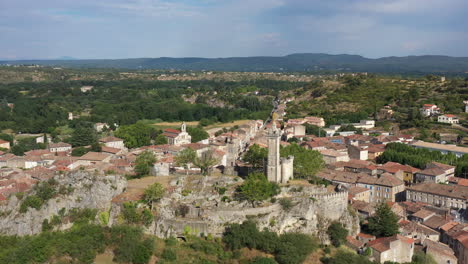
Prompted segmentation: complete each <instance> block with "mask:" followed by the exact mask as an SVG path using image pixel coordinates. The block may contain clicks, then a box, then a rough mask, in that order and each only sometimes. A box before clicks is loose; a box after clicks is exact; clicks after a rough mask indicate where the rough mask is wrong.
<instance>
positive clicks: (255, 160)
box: [243, 144, 268, 168]
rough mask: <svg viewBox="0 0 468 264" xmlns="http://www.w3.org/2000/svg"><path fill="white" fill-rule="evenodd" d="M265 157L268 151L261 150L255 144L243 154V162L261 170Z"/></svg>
mask: <svg viewBox="0 0 468 264" xmlns="http://www.w3.org/2000/svg"><path fill="white" fill-rule="evenodd" d="M267 156H268V149H266V148H262V147H260V146H259V145H257V144H253V145H252V146H250V147H249V150H247V152H245V154H244V157H243V160H244V161H245V162H248V163H250V164H251V165H252V166H253V167H254V168H262V167H263V163H264V160H265V159H266V158H267Z"/></svg>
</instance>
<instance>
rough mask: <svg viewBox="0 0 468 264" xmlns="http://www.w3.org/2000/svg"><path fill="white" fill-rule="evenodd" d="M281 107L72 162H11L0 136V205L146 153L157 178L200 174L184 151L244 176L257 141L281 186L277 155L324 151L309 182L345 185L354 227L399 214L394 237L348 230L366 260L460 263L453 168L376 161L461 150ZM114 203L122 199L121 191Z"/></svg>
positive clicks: (58, 155)
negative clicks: (399, 154)
mask: <svg viewBox="0 0 468 264" xmlns="http://www.w3.org/2000/svg"><path fill="white" fill-rule="evenodd" d="M286 107H287V106H286V102H278V103H277V104H276V106H275V109H274V110H273V112H272V119H270V120H268V121H266V122H264V121H263V120H251V121H249V122H246V123H245V124H243V125H241V126H239V127H238V128H236V129H233V130H232V131H230V132H225V133H217V134H218V135H217V136H216V135H215V133H211V134H210V137H209V138H208V139H205V140H202V141H201V142H192V141H191V136H190V135H189V134H188V133H187V131H186V124H185V123H181V125H180V129H169V128H168V129H164V130H163V135H164V137H166V139H167V142H168V144H164V145H149V146H143V147H139V148H134V149H128V148H127V147H126V144H125V142H124V140H123V139H120V138H117V137H115V136H106V137H103V138H100V139H99V143H100V144H101V146H102V147H101V152H92V151H90V152H88V153H86V154H84V155H83V156H81V157H74V156H71V152H72V146H71V145H70V144H68V143H63V142H58V143H48V144H47V148H46V149H36V150H31V151H28V152H26V153H24V156H15V155H14V154H12V153H8V150H9V149H10V142H8V141H5V140H0V148H2V149H3V150H5V151H0V167H1V169H0V177H1V180H0V201H3V202H6V201H7V200H8V199H9V197H11V196H12V195H17V194H18V193H25V192H28V191H29V190H31V189H32V188H33V186H34V185H35V184H37V183H38V182H42V181H47V180H49V179H51V178H53V177H54V176H55V175H57V174H63V173H66V172H70V171H75V170H79V171H90V172H93V173H98V174H102V175H106V174H109V173H114V174H121V175H132V174H133V173H134V164H135V160H136V159H137V157H138V155H140V154H141V153H142V152H145V151H150V152H152V153H153V154H154V155H155V157H156V162H154V164H153V166H152V168H151V173H150V174H151V175H152V176H155V177H167V176H170V175H189V174H190V175H197V174H200V173H202V171H201V168H199V167H197V166H194V165H193V163H189V164H185V165H181V164H178V163H177V162H176V161H177V156H178V154H179V153H181V152H182V151H183V150H184V149H191V150H193V151H194V152H195V153H196V155H197V156H198V157H202V156H204V155H207V154H209V155H210V156H211V157H212V158H213V159H214V160H215V161H216V162H215V163H213V164H212V166H210V168H208V174H210V175H223V174H224V175H243V174H245V171H248V170H249V167H251V166H250V165H249V164H248V163H246V162H244V161H243V160H242V157H243V154H244V153H245V152H246V151H248V149H249V148H250V147H251V146H254V145H257V146H260V147H262V148H268V161H267V163H268V165H267V166H266V170H265V171H266V174H267V177H268V180H270V181H272V182H277V183H280V184H287V183H288V182H289V181H291V180H293V178H294V177H293V167H294V166H293V163H294V157H292V156H291V157H288V158H280V157H279V149H280V146H281V147H283V146H287V145H290V144H296V143H297V144H299V145H300V146H301V147H303V148H306V149H311V150H316V151H318V152H320V153H321V154H322V156H323V160H324V162H325V164H326V167H325V168H324V169H322V170H321V171H320V172H319V173H318V174H317V177H319V178H321V179H323V180H326V181H328V182H330V183H332V184H334V185H336V186H340V188H343V189H344V190H345V192H347V196H346V197H345V196H343V199H344V200H347V201H346V203H348V204H349V205H350V206H351V207H352V208H354V210H355V211H356V212H357V213H358V214H359V218H360V219H361V221H366V219H367V218H369V217H371V216H372V215H373V214H374V213H375V208H376V205H377V204H378V203H380V202H385V203H387V204H388V206H389V207H390V208H391V209H392V211H393V212H394V213H395V214H396V215H397V216H398V217H399V229H400V234H398V235H395V236H392V237H385V238H377V239H376V237H375V236H372V235H369V234H365V233H356V234H354V235H352V236H348V237H347V244H348V246H349V247H351V248H352V249H354V250H356V251H357V252H363V251H364V250H365V249H366V248H372V250H373V251H372V252H373V253H372V256H371V257H372V258H373V259H375V260H376V261H378V262H380V263H383V262H385V261H395V262H401V263H402V262H408V261H411V258H412V255H413V252H414V248H415V247H419V248H422V249H423V250H424V251H425V252H426V253H430V254H431V255H432V256H433V257H434V258H435V259H436V260H437V263H467V261H468V225H467V221H468V214H467V211H466V207H467V202H468V180H467V179H464V178H459V177H455V166H451V165H447V164H443V163H439V162H429V163H427V164H425V167H424V168H423V169H418V168H415V167H412V166H409V165H407V164H400V163H397V162H390V161H389V162H386V163H384V164H377V163H376V159H378V158H379V156H380V155H382V154H383V153H384V152H385V149H386V146H387V145H388V144H391V143H401V144H405V145H408V146H412V147H414V148H425V149H429V150H435V151H440V152H442V153H452V154H454V155H455V156H457V157H460V156H462V155H465V154H467V153H468V149H467V148H464V147H456V146H450V145H445V144H436V143H426V142H422V141H417V140H415V139H414V137H413V136H410V135H404V134H397V135H392V134H389V133H385V132H380V131H375V130H374V126H375V121H373V120H362V121H361V122H359V123H354V124H352V126H354V127H355V128H359V129H362V132H363V133H362V134H356V133H355V131H339V128H340V126H331V127H329V128H325V125H326V124H325V122H324V119H323V118H321V117H313V116H308V117H304V118H299V119H289V120H287V121H284V120H283V118H284V117H285V116H286V113H287V109H286ZM467 107H468V104H467ZM421 112H422V114H424V115H426V116H432V115H436V114H439V113H438V109H437V106H435V105H424V106H423V107H422V108H421ZM438 120H439V122H449V123H456V118H455V117H454V116H451V115H448V114H446V115H440V116H438ZM305 124H310V125H314V126H317V127H320V128H323V136H321V137H318V136H314V135H306V131H305V130H306V128H305V126H304V125H305ZM104 126H106V124H102V123H99V124H96V125H95V129H96V130H97V131H100V130H102V128H103V127H104ZM377 134H378V135H377ZM45 137H47V135H37V136H36V140H37V142H38V143H43V142H44V138H45ZM291 139H294V140H291ZM288 141H289V142H288ZM290 142H296V143H290ZM119 197H120V198H122V197H126V194H125V192H124V193H123V194H122V195H120V196H119ZM125 199H126V198H125Z"/></svg>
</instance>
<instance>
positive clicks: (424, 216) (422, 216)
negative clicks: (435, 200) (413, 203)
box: [409, 209, 436, 223]
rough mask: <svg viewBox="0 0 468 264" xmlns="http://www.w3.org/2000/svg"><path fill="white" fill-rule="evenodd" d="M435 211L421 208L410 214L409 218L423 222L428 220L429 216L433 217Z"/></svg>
mask: <svg viewBox="0 0 468 264" xmlns="http://www.w3.org/2000/svg"><path fill="white" fill-rule="evenodd" d="M435 214H436V213H435V212H432V211H429V210H426V209H421V210H419V211H417V212H416V213H414V214H412V215H411V217H409V218H410V219H411V220H413V221H416V222H420V223H422V222H425V221H427V220H429V218H431V217H433V216H434V215H435Z"/></svg>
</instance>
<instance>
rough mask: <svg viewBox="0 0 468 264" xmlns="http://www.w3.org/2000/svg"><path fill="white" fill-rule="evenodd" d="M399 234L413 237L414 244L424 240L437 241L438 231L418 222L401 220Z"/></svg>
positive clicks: (421, 242)
mask: <svg viewBox="0 0 468 264" xmlns="http://www.w3.org/2000/svg"><path fill="white" fill-rule="evenodd" d="M399 225H400V229H399V230H400V234H401V235H402V236H405V237H408V238H412V239H414V241H415V243H416V244H423V243H424V242H425V241H426V240H431V241H439V238H440V233H439V232H437V231H435V230H432V229H431V228H429V227H426V226H424V225H421V224H420V223H416V222H411V221H406V220H404V221H401V222H400V223H399Z"/></svg>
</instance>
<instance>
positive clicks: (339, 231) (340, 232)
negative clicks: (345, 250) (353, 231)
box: [327, 222, 348, 247]
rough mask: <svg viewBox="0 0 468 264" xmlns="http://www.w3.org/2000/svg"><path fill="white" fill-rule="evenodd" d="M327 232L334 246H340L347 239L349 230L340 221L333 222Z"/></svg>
mask: <svg viewBox="0 0 468 264" xmlns="http://www.w3.org/2000/svg"><path fill="white" fill-rule="evenodd" d="M327 234H328V236H329V237H330V241H331V243H332V245H333V246H335V247H339V246H340V245H341V244H343V243H344V242H345V241H346V236H347V235H348V230H346V228H344V227H343V225H342V224H340V223H338V222H333V223H332V224H331V225H330V226H329V227H328V229H327Z"/></svg>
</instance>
